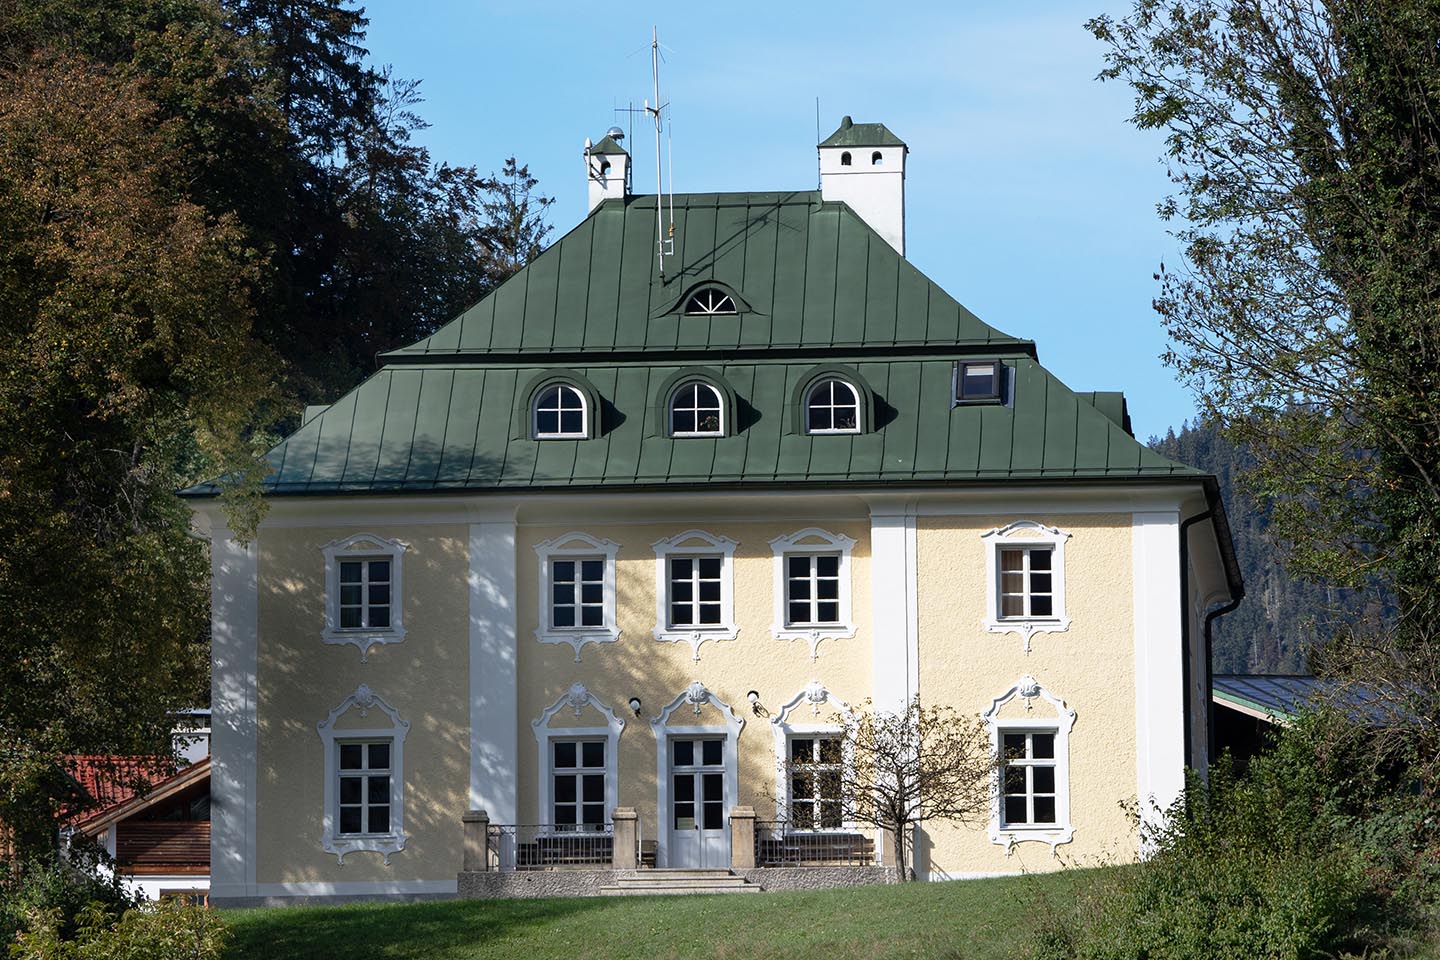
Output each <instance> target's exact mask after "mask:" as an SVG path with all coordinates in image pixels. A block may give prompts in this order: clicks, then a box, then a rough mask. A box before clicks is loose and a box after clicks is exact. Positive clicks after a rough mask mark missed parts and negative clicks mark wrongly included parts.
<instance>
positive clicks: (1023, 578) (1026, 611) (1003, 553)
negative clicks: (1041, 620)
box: [1000, 546, 1055, 618]
mask: <svg viewBox="0 0 1440 960" xmlns="http://www.w3.org/2000/svg"><path fill="white" fill-rule="evenodd" d="M1054 559H1055V548H1054V547H1050V546H1044V547H1002V548H1001V549H1000V616H1001V618H1008V617H1015V618H1023V617H1053V616H1054V615H1055V574H1054V569H1053V568H1054Z"/></svg>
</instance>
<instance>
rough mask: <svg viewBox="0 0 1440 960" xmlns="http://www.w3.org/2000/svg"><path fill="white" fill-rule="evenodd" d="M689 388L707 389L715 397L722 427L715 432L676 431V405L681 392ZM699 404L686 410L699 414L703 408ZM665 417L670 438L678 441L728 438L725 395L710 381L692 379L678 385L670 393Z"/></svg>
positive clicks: (718, 417)
mask: <svg viewBox="0 0 1440 960" xmlns="http://www.w3.org/2000/svg"><path fill="white" fill-rule="evenodd" d="M688 387H703V388H705V389H706V390H709V391H710V393H711V394H712V395H713V396H714V397H715V404H716V416H717V419H718V420H719V423H720V425H719V426H718V427H717V428H716V429H714V430H676V429H675V403H676V401H678V400H679V399H680V391H681V390H684V389H686V388H688ZM698 403H699V401H696V404H697V405H696V406H695V407H692V408H686V409H688V410H692V411H694V412H696V413H697V414H698V412H699V410H701V409H702V408H701V407H700V406H699V405H698ZM665 417H666V421H667V422H666V424H665V426H666V428H667V429H668V430H669V431H670V436H672V437H674V438H676V439H679V440H687V439H700V438H707V437H708V438H710V439H712V440H713V439H715V438H716V437H723V436H726V430H727V428H728V427H729V426H730V425H729V424H728V423H726V422H725V420H726V417H725V393H724V391H722V390H721V389H720V388H719V387H717V386H715V384H713V383H711V382H710V381H708V380H700V379H695V378H692V379H690V380H686V381H684V382H683V383H680V384H679V385H677V386H676V387H675V389H674V390H671V391H670V397H669V399H668V400H667V401H666V402H665ZM696 420H697V422H698V420H699V417H698V416H697V417H696Z"/></svg>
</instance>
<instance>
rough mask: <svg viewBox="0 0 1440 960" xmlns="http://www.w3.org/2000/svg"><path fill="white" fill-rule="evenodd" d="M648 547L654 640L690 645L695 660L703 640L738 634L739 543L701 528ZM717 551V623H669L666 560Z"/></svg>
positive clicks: (732, 637) (668, 573) (697, 657)
mask: <svg viewBox="0 0 1440 960" xmlns="http://www.w3.org/2000/svg"><path fill="white" fill-rule="evenodd" d="M651 546H652V547H653V548H654V550H655V627H654V629H653V630H652V631H651V634H652V635H653V636H654V638H655V640H656V641H658V642H660V643H682V642H683V643H688V644H690V648H691V651H692V653H693V657H692V659H694V660H699V659H700V646H701V645H702V644H703V643H705V641H706V640H716V641H720V640H734V639H735V638H736V637H737V636H738V635H739V633H740V628H739V626H737V625H736V623H735V548H736V547H737V546H739V543H738V542H737V541H735V540H731V539H730V538H729V537H717V536H715V535H714V534H710V533H706V532H705V531H704V530H686V531H685V532H684V533H677V534H676V535H675V536H673V537H665V538H663V539H660V540H656V541H655V542H654V543H653V544H651ZM716 553H718V554H720V622H719V623H718V624H710V625H707V626H679V627H672V626H670V572H669V569H668V568H669V559H670V558H671V557H674V556H682V557H683V556H707V555H713V554H716Z"/></svg>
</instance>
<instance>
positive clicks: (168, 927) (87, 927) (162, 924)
mask: <svg viewBox="0 0 1440 960" xmlns="http://www.w3.org/2000/svg"><path fill="white" fill-rule="evenodd" d="M229 939H230V929H229V927H228V926H226V924H225V922H224V921H223V920H221V919H220V918H219V916H217V915H216V914H214V913H211V912H210V911H209V910H206V909H204V908H202V907H187V906H184V905H183V904H180V903H178V902H167V903H160V904H150V903H147V904H145V905H144V906H140V907H133V908H131V909H129V910H127V911H125V913H124V915H122V916H121V917H120V919H119V921H114V920H113V917H112V915H111V914H109V913H107V912H106V911H105V909H104V908H103V907H101V906H99V905H98V904H96V905H92V906H90V907H87V908H85V909H84V910H82V911H81V912H80V915H79V917H77V925H76V931H75V937H74V938H73V939H68V938H66V937H65V936H64V935H63V934H62V933H61V930H60V925H59V913H58V911H56V910H51V911H36V912H34V913H32V914H31V915H30V916H29V918H28V922H27V924H26V926H25V928H24V929H22V930H21V931H20V933H19V935H18V936H17V937H16V941H15V945H14V946H12V947H11V948H10V951H11V957H12V958H14V960H219V958H220V957H221V955H222V954H223V953H224V952H225V945H226V944H227V943H228V942H229Z"/></svg>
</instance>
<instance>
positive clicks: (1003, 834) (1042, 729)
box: [981, 674, 1075, 856]
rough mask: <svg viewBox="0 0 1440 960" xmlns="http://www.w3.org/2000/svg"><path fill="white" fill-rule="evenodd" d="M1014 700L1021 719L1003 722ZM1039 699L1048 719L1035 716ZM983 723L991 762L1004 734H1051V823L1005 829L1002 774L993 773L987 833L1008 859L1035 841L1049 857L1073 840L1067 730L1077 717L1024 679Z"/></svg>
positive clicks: (997, 700) (997, 754) (999, 700)
mask: <svg viewBox="0 0 1440 960" xmlns="http://www.w3.org/2000/svg"><path fill="white" fill-rule="evenodd" d="M1017 697H1018V698H1019V699H1021V700H1023V701H1025V716H1024V717H1015V718H1008V717H1007V718H1003V719H1002V718H1001V717H1000V710H1001V708H1003V707H1004V706H1005V705H1006V704H1007V703H1009V702H1010V701H1012V700H1014V699H1016V698H1017ZM1037 699H1038V700H1041V701H1043V702H1044V703H1045V704H1046V705H1048V706H1049V708H1050V712H1049V715H1048V716H1046V715H1044V712H1043V711H1042V712H1041V714H1040V715H1038V716H1036V715H1035V704H1034V701H1035V700H1037ZM981 719H982V720H983V721H984V722H985V726H986V728H987V729H988V730H989V732H990V748H991V750H992V751H993V752H994V753H993V755H994V756H995V757H1000V756H1001V736H1002V734H1004V733H1054V734H1055V822H1054V823H1046V824H1038V825H1034V826H1019V825H1017V826H1003V825H1002V820H1001V810H1000V805H1001V804H1002V803H1003V802H1004V796H1003V794H1004V781H1003V777H1004V771H1003V770H1000V769H998V768H997V770H996V772H995V773H994V774H993V775H992V777H991V781H990V830H989V832H990V842H991V843H995V844H999V845H1000V846H1003V847H1005V848H1006V854H1007V855H1008V854H1009V853H1011V852H1013V851H1014V849H1015V845H1016V844H1017V843H1023V842H1025V841H1028V840H1036V841H1039V842H1041V843H1048V844H1049V845H1050V853H1051V855H1052V856H1053V855H1054V853H1055V848H1056V847H1058V846H1059V845H1060V844H1062V843H1069V842H1070V840H1071V838H1073V837H1074V836H1075V826H1074V824H1072V823H1071V822H1070V728H1071V727H1073V726H1075V711H1074V710H1071V709H1070V708H1069V707H1067V706H1065V701H1064V700H1061V699H1060V698H1059V697H1056V696H1055V695H1054V694H1052V693H1051V692H1050V691H1049V690H1046V689H1045V688H1044V687H1043V686H1042V685H1041V684H1040V681H1038V680H1036V679H1035V678H1034V677H1032V676H1029V675H1028V674H1027V675H1026V676H1023V677H1021V678H1020V679H1019V680H1017V681H1015V685H1014V686H1012V687H1011V688H1010V689H1009V690H1006V691H1005V692H1004V693H1002V694H1001V695H1000V696H998V697H996V698H995V699H994V700H993V701H992V702H991V704H990V708H989V709H988V710H986V711H985V713H984V714H982V715H981Z"/></svg>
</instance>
